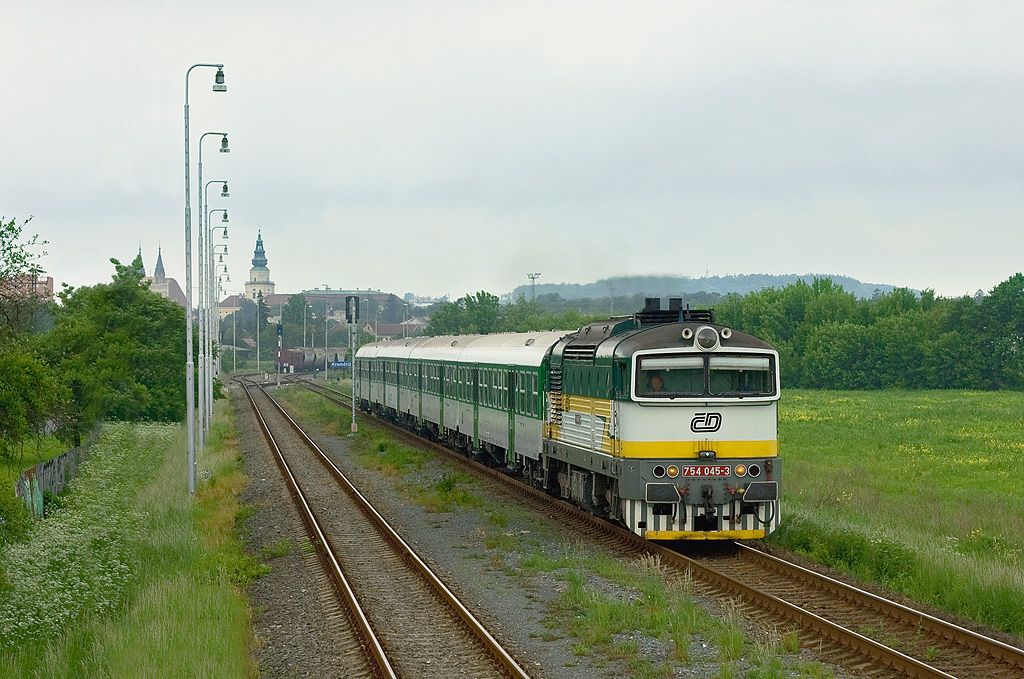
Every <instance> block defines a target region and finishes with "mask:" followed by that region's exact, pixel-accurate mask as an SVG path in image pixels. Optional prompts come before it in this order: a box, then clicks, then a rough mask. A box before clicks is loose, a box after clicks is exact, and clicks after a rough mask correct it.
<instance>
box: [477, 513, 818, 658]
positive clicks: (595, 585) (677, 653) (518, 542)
mask: <svg viewBox="0 0 1024 679" xmlns="http://www.w3.org/2000/svg"><path fill="white" fill-rule="evenodd" d="M493 516H503V514H495V513H493V512H492V513H491V514H489V517H488V518H489V520H488V527H487V528H486V529H485V531H486V536H485V543H486V544H487V545H488V547H489V548H490V549H492V550H496V551H497V553H498V554H504V556H506V557H511V558H509V559H507V560H506V559H502V561H503V562H504V563H506V564H508V563H510V562H511V563H514V564H515V566H514V567H510V566H506V570H507V571H509V572H510V573H511V574H513V575H516V576H517V577H519V578H521V579H525V580H527V581H529V580H532V579H534V578H536V577H537V576H539V575H541V574H546V575H547V576H548V577H554V578H556V579H557V580H559V581H561V583H562V584H561V585H560V586H559V587H558V590H559V594H558V597H557V598H556V599H555V600H554V602H553V604H552V605H551V606H550V610H549V615H548V617H547V619H546V620H545V625H546V626H547V627H548V629H549V633H551V638H557V635H555V634H554V630H561V631H563V632H565V633H567V634H569V635H571V636H572V637H573V639H574V641H573V643H572V645H571V646H570V649H571V651H572V652H573V653H574V654H576V655H581V656H582V655H586V656H597V657H601V658H604V659H606V660H608V661H621V662H623V663H624V664H625V665H626V667H627V668H628V670H629V676H633V677H650V678H654V677H670V676H674V675H673V673H674V671H675V668H677V667H678V666H686V665H689V664H691V663H692V662H694V660H695V659H694V658H693V657H691V656H692V650H691V649H692V648H693V644H694V643H696V642H697V640H698V639H705V640H708V641H710V642H711V643H712V644H713V646H714V648H715V649H716V651H717V655H716V657H715V660H716V661H717V662H718V663H719V672H720V673H721V674H722V675H723V676H764V677H769V676H794V675H796V676H828V675H829V672H828V671H827V669H826V668H824V666H822V665H820V664H819V663H813V662H806V661H802V660H800V659H798V658H796V657H794V655H795V654H796V653H798V652H799V650H800V649H799V640H798V638H797V636H796V635H795V634H794V633H787V634H776V635H775V636H773V637H772V638H771V639H769V640H767V641H758V640H751V639H749V638H747V636H746V634H745V633H744V630H743V625H742V622H743V616H742V614H741V613H740V611H739V610H738V609H736V608H734V607H733V608H730V609H729V610H727V611H726V615H725V616H724V617H722V618H721V619H719V618H715V617H714V616H712V615H711V614H709V613H708V612H707V611H705V610H704V609H703V608H701V607H700V606H699V605H698V604H697V603H696V601H695V599H694V589H693V580H692V578H690V577H672V576H670V574H669V573H668V571H667V570H666V569H665V568H664V567H663V566H662V564H661V560H660V559H659V558H657V557H651V556H643V557H640V558H638V559H634V560H627V559H620V558H615V557H612V556H609V555H606V554H600V553H595V552H592V551H590V550H588V549H586V548H585V547H584V546H583V545H581V544H578V545H573V546H566V547H565V548H564V549H563V550H561V551H559V552H557V553H551V551H550V550H549V549H548V550H546V549H543V548H542V547H540V542H537V541H532V540H530V539H529V538H525V537H524V536H523V533H521V532H516V531H514V530H511V531H510V530H508V526H509V521H508V520H507V519H504V518H502V519H500V520H497V521H496V520H493V519H491V518H490V517H493ZM517 520H522V517H517ZM545 586H547V585H545ZM652 640H653V642H654V643H653V644H652ZM641 642H643V643H641ZM659 647H660V649H661V651H660V652H658V651H657V650H655V651H652V650H651V649H652V648H659ZM702 660H706V659H702ZM741 665H742V667H743V668H745V669H744V671H743V673H739V674H736V673H737V672H739V671H740V667H741ZM780 668H781V669H780ZM776 670H779V672H776Z"/></svg>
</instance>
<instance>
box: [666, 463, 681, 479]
mask: <svg viewBox="0 0 1024 679" xmlns="http://www.w3.org/2000/svg"><path fill="white" fill-rule="evenodd" d="M665 473H666V474H668V476H669V478H670V479H674V478H675V477H677V476H679V467H677V466H675V465H674V464H670V465H669V466H668V469H667V470H665Z"/></svg>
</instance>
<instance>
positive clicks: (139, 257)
mask: <svg viewBox="0 0 1024 679" xmlns="http://www.w3.org/2000/svg"><path fill="white" fill-rule="evenodd" d="M135 259H136V260H137V261H138V262H139V268H138V269H137V271H138V272H139V275H140V276H142V277H143V278H145V277H146V267H145V266H144V265H143V264H142V242H141V241H140V242H139V254H138V255H136V257H135Z"/></svg>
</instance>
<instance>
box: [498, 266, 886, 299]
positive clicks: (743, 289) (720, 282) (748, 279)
mask: <svg viewBox="0 0 1024 679" xmlns="http://www.w3.org/2000/svg"><path fill="white" fill-rule="evenodd" d="M822 278H827V279H829V280H831V281H832V282H833V283H836V284H838V285H841V286H843V289H844V290H846V291H847V292H850V293H852V294H853V295H854V296H855V297H857V298H861V299H865V298H868V297H872V296H874V295H877V294H880V293H885V292H891V291H892V290H893V287H894V286H892V285H887V284H884V283H862V282H861V281H859V280H857V279H856V278H851V277H849V276H838V275H831V274H812V273H809V274H765V273H753V274H735V275H730V276H706V277H704V278H691V277H690V276H613V277H611V278H603V279H601V280H599V281H595V282H593V283H538V284H537V285H536V287H535V288H533V289H531V287H530V286H529V285H520V286H519V287H517V288H516V289H515V290H513V291H512V293H511V298H512V299H513V300H515V299H518V298H519V297H526V298H529V299H532V298H533V297H534V296H536V297H538V298H539V297H540V296H541V295H558V296H559V297H561V298H562V299H566V300H573V301H575V300H579V299H583V298H591V299H598V298H600V299H604V300H605V304H606V305H607V300H608V299H609V298H628V297H645V296H646V297H683V296H687V295H695V294H714V295H721V296H725V295H731V294H738V295H746V294H748V293H751V292H758V291H760V290H764V289H766V288H781V287H784V286H786V285H791V284H793V283H796V282H797V281H802V282H804V283H812V282H814V281H815V280H817V279H822ZM616 306H618V305H616Z"/></svg>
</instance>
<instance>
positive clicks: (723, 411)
mask: <svg viewBox="0 0 1024 679" xmlns="http://www.w3.org/2000/svg"><path fill="white" fill-rule="evenodd" d="M666 317H668V318H669V322H665V321H666ZM355 376H356V381H355V385H354V386H353V389H354V393H355V397H356V399H357V401H358V403H359V405H360V407H362V408H364V409H366V410H370V411H375V412H378V413H380V414H382V415H384V416H386V417H389V418H391V419H394V420H396V421H398V422H400V423H402V424H404V425H406V426H409V427H411V428H415V429H417V430H419V431H421V432H422V433H425V434H428V435H430V436H432V437H435V438H437V439H439V440H441V441H444V442H446V443H447V444H449V445H451V446H453V447H455V448H457V449H460V450H463V451H464V452H466V453H468V454H473V455H474V456H477V457H480V458H483V459H485V460H486V461H488V462H489V463H491V464H492V465H495V466H503V467H506V468H508V469H509V470H511V471H514V472H516V473H518V474H520V475H521V476H522V477H523V480H524V481H526V482H528V483H531V484H534V485H536V486H538V487H540V488H543V489H545V490H547V491H548V492H550V493H553V494H557V495H560V496H561V497H563V498H565V499H567V500H570V501H572V502H573V503H575V504H577V505H579V506H580V507H582V508H584V509H586V510H587V511H590V512H592V513H594V514H598V515H600V516H604V517H607V518H609V519H611V520H614V521H618V522H621V523H622V524H624V525H625V526H627V527H628V528H629V529H630V530H632V531H633V532H635V533H637V534H638V535H641V536H644V537H646V538H647V539H650V540H686V539H750V538H760V537H764V536H765V535H767V534H768V533H770V532H772V531H773V530H774V529H775V528H776V527H778V525H779V519H780V504H779V483H780V481H781V478H782V466H781V460H780V458H779V456H778V453H779V445H778V433H777V431H778V426H777V425H778V400H779V395H780V384H779V369H778V353H777V352H776V351H775V350H774V349H773V348H772V347H771V346H770V345H769V344H767V343H765V342H763V341H761V340H759V339H757V338H755V337H752V336H750V335H746V334H744V333H740V332H736V331H732V330H730V329H729V328H726V327H723V326H720V325H715V324H714V323H713V322H712V318H711V315H710V313H709V312H689V311H680V310H674V311H672V312H671V314H670V313H669V312H664V311H660V310H657V309H656V310H655V313H649V314H646V315H645V314H644V313H640V314H637V315H636V316H632V317H624V318H616V319H610V320H608V321H600V322H597V323H592V324H590V325H588V326H585V327H583V328H580V329H579V330H578V331H575V332H532V333H504V334H494V335H460V336H445V337H427V338H414V339H408V340H396V341H392V342H378V343H376V344H370V345H366V346H364V347H362V348H361V349H360V350H359V351H358V352H357V354H356V361H355Z"/></svg>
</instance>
